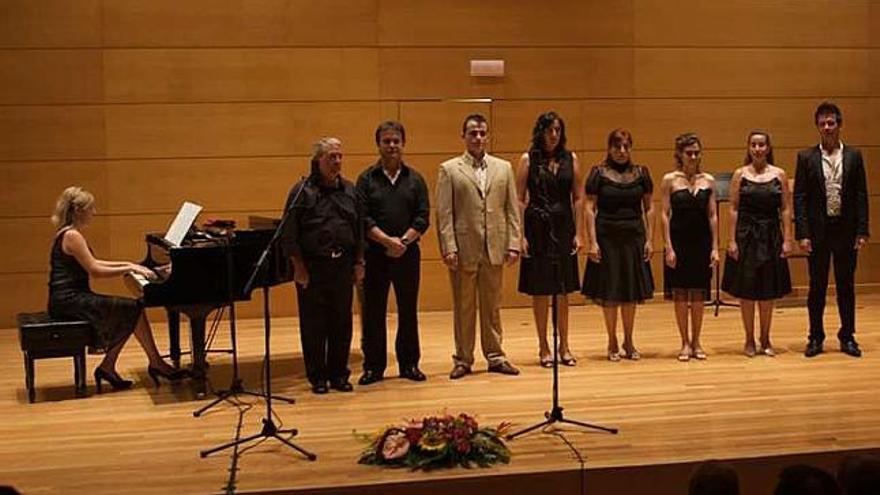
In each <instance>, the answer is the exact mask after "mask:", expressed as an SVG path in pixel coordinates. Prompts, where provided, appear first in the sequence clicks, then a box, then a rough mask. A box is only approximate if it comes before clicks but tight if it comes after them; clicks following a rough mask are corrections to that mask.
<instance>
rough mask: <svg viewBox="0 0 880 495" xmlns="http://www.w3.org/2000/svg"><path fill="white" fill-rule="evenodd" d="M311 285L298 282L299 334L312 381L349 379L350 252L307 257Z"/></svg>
mask: <svg viewBox="0 0 880 495" xmlns="http://www.w3.org/2000/svg"><path fill="white" fill-rule="evenodd" d="M306 266H307V267H308V269H309V285H308V287H306V288H305V289H303V288H302V287H300V286H299V285H297V286H296V296H297V302H298V303H299V336H300V340H301V342H302V353H303V361H305V365H306V376H307V377H308V379H309V382H311V383H312V384H313V385H314V384H316V383H320V382H323V381H326V380H340V379H348V376H349V374H350V371H349V369H348V355H349V350H350V348H351V301H352V273H353V264H352V259H351V257H350V256H343V257H341V258H322V259H315V260H307V261H306Z"/></svg>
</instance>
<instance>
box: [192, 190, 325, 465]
mask: <svg viewBox="0 0 880 495" xmlns="http://www.w3.org/2000/svg"><path fill="white" fill-rule="evenodd" d="M307 182H308V179H306V178H305V177H304V178H303V180H302V182H301V183H300V186H299V189H297V191H296V193H295V194H294V195H293V200H292V201H291V202H290V206H289V207H288V208H287V209H286V210H285V211H284V215H283V216H282V217H281V221H280V222H278V228H276V229H275V233H274V234H273V235H272V239H271V240H269V243H268V244H267V245H266V249H264V250H263V253H262V254H261V255H260V259H259V260H258V261H257V264H256V266H255V267H254V271H253V272H252V273H251V276H250V278H249V279H248V281H247V283H246V284H245V286H244V291H243V292H244V293H245V294H247V293H249V292H250V290H251V288H252V287H253V285H254V283H255V281H256V279H257V275H258V274H260V272H261V271H263V270H264V269H265V265H266V260H267V259H268V257H269V251H270V250H271V249H272V246H274V245H275V243H276V242H277V241H278V238H279V237H281V232H282V231H283V230H284V226H285V225H286V224H287V221H288V219H289V218H290V216H291V213H292V212H293V210H294V208H295V207H296V202H297V200H298V199H299V197H300V195H301V194H302V192H303V189H305V187H306V183H307ZM262 288H263V326H264V330H265V332H264V336H265V342H264V345H265V358H264V359H265V362H266V366H264V368H265V384H266V392H265V395H264V397H265V398H266V416H265V417H264V418H263V428H262V429H261V430H260V432H259V433H256V434H253V435H250V436H248V437H245V438H239V439H237V440H233V441H231V442H227V443H225V444H223V445H219V446H217V447H213V448H210V449H206V450H202V451H201V452H199V456H200V457H202V458H205V457H207V456H209V455H211V454H213V453H215V452H219V451H221V450H225V449H228V448H229V447H234V446H238V445H241V444H245V443H248V442H251V441H253V440H257V439H263V438H275V439H277V440H278V441H280V442H281V443H283V444H285V445H287V446H288V447H290V448H292V449H294V450H296V451H297V452H299V453H301V454H302V455H304V456H305V457H306V459H308V460H310V461H314V460H315V459H317V458H318V456H317V455H315V454H313V453H311V452H309V451H307V450H305V449H303V448H302V447H300V446H299V445H297V444H295V443H293V442H291V441H290V440H288V439H287V438H285V437H283V436H282V435H290V437H294V436H296V435H297V434H298V433H299V430H297V429H296V428H288V429H279V428H278V426H276V425H275V422H274V420H273V419H272V418H273V414H274V413H273V412H272V397H273V396H272V371H271V369H272V368H271V364H272V357H271V350H270V335H271V325H270V319H271V318H270V312H269V287H268V285H267V284H263V287H262Z"/></svg>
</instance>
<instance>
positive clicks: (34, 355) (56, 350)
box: [17, 312, 92, 403]
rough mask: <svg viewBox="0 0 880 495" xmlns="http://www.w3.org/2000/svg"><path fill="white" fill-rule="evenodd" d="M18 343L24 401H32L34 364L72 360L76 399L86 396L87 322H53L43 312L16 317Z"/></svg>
mask: <svg viewBox="0 0 880 495" xmlns="http://www.w3.org/2000/svg"><path fill="white" fill-rule="evenodd" d="M17 320H18V341H19V343H20V344H21V351H22V352H23V353H24V373H25V378H24V380H25V387H26V388H27V393H28V402H31V403H32V402H34V398H35V396H36V393H35V390H34V361H35V360H37V359H45V358H58V357H72V358H73V379H74V385H75V386H76V395H77V397H82V396H85V394H86V347H87V346H88V345H89V343H90V341H91V335H92V326H91V324H90V323H89V322H87V321H73V320H55V319H52V318H51V317H49V314H48V313H46V312H41V313H19V314H18V318H17Z"/></svg>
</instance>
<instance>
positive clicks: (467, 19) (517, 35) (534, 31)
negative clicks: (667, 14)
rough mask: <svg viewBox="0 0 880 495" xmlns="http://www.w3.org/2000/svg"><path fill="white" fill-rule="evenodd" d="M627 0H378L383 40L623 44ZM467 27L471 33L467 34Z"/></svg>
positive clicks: (629, 34) (628, 27)
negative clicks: (545, 2)
mask: <svg viewBox="0 0 880 495" xmlns="http://www.w3.org/2000/svg"><path fill="white" fill-rule="evenodd" d="M633 4H634V2H633V1H632V0H613V1H601V0H589V1H581V2H565V3H556V4H554V5H553V6H552V8H542V7H541V6H538V5H536V4H534V3H530V2H506V1H504V0H490V1H486V2H469V1H466V0H451V1H442V2H441V1H436V0H434V1H428V2H424V1H423V2H408V1H406V0H383V1H382V3H381V8H380V10H379V43H380V44H381V45H383V46H474V45H482V44H487V42H488V43H491V44H492V45H494V46H546V45H551V46H560V45H562V46H590V45H600V46H624V45H629V44H631V43H632V39H633V25H632V21H631V16H632V15H633V13H634V11H635V9H634V5H633ZM468 33H471V34H468Z"/></svg>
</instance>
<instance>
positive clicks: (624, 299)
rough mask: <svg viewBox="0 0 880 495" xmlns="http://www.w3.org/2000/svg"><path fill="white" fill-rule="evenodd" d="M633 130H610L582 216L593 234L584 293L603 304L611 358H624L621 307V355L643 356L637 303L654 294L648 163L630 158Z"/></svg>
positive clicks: (591, 177)
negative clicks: (636, 330) (636, 339)
mask: <svg viewBox="0 0 880 495" xmlns="http://www.w3.org/2000/svg"><path fill="white" fill-rule="evenodd" d="M632 143H633V140H632V135H631V134H630V133H629V131H627V130H625V129H616V130H614V131H612V132H611V134H609V135H608V156H607V157H606V158H605V161H604V162H603V163H602V164H600V165H597V166H595V167H593V169H592V170H591V171H590V174H589V176H588V178H587V183H586V188H585V190H586V193H587V194H586V198H585V200H584V219H585V221H586V226H587V233H588V235H589V239H590V241H589V249H588V251H587V255H588V258H587V268H586V270H585V271H584V281H583V287H582V289H581V292H582V293H583V294H584V295H585V296H587V297H589V298H591V299H592V300H593V301H595V302H596V303H598V304H600V305H601V306H602V310H603V315H604V317H605V329H606V330H607V331H608V359H609V360H611V361H619V360H620V356H621V354H620V348H619V347H618V345H617V311H618V308H620V316H621V319H622V320H623V346H622V349H623V357H626V358H628V359H633V360H635V359H639V358H640V354H639V351H637V350H636V348H635V345H634V344H633V338H632V334H633V324H634V323H635V316H636V303H641V302H644V300H645V299H650V298H651V297H653V295H654V279H653V278H652V276H651V266H650V265H649V264H648V261H649V260H650V259H651V254H652V250H653V248H652V246H651V235H652V230H653V222H652V218H653V216H652V207H651V194H652V192H653V190H654V185H653V183H652V182H651V174H650V172H649V170H648V168H647V167H644V166H641V165H635V164H633V163H632V162H631V161H630V152H631V150H632Z"/></svg>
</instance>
